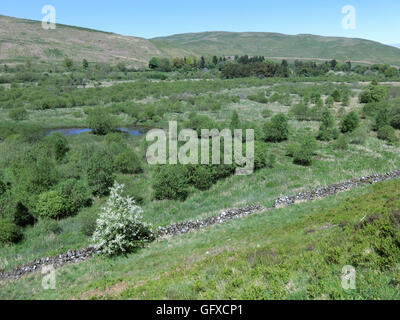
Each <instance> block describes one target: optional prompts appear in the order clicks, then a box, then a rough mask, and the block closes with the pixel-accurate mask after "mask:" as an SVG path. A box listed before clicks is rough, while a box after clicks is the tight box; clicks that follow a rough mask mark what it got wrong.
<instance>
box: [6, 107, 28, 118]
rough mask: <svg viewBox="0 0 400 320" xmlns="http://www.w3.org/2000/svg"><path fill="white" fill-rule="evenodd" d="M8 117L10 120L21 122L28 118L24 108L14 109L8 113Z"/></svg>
mask: <svg viewBox="0 0 400 320" xmlns="http://www.w3.org/2000/svg"><path fill="white" fill-rule="evenodd" d="M8 116H9V117H10V119H11V120H15V121H21V120H26V119H27V118H28V112H26V110H25V109H24V108H16V109H11V110H10V111H8Z"/></svg>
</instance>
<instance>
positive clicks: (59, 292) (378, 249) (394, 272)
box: [0, 181, 400, 299]
mask: <svg viewBox="0 0 400 320" xmlns="http://www.w3.org/2000/svg"><path fill="white" fill-rule="evenodd" d="M399 190H400V188H399V182H398V181H392V182H385V183H380V184H378V185H375V186H372V187H368V188H360V189H358V190H355V191H351V192H349V193H342V194H339V195H337V196H334V197H329V198H326V199H323V200H319V201H315V202H310V203H303V204H299V205H295V206H291V207H287V208H284V209H277V210H274V211H271V212H268V213H260V214H257V215H255V216H251V217H248V218H245V219H241V220H238V221H234V222H229V223H227V224H224V225H219V226H216V227H212V228H209V229H206V230H203V231H201V232H191V233H190V234H187V235H183V236H178V237H175V238H172V239H168V240H160V241H157V242H156V243H153V244H150V245H149V247H147V248H145V249H143V250H140V251H139V252H137V253H135V254H131V255H128V256H124V257H119V258H114V259H111V260H110V259H106V258H102V257H97V258H94V259H92V260H90V261H88V262H85V263H82V264H79V265H73V266H67V267H64V268H62V269H59V270H57V278H56V279H57V288H56V290H42V288H41V285H40V284H41V280H42V277H41V275H33V276H29V277H27V278H24V279H22V280H20V281H18V282H12V283H11V282H10V283H5V284H2V285H1V291H0V297H1V298H2V299H13V298H18V299H21V298H23V299H70V298H74V299H103V298H106V299H118V298H123V299H399V290H398V289H399V285H400V273H399V272H400V269H399V266H398V261H399V260H398V259H399V254H400V252H399V250H398V247H396V243H397V245H398V241H399V229H398V223H399V212H398V208H399V205H400V203H399V196H400V194H399ZM371 217H372V218H371ZM349 264H350V265H353V266H354V267H355V268H356V271H357V274H356V275H357V277H356V289H355V290H348V291H346V290H344V289H343V288H342V286H341V275H342V268H343V267H344V266H345V265H349Z"/></svg>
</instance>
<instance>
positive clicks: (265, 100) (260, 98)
mask: <svg viewBox="0 0 400 320" xmlns="http://www.w3.org/2000/svg"><path fill="white" fill-rule="evenodd" d="M247 99H249V100H251V101H256V102H259V103H268V98H267V97H266V96H265V91H260V92H258V93H257V94H251V95H248V96H247Z"/></svg>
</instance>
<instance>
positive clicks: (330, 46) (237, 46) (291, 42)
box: [151, 32, 400, 65]
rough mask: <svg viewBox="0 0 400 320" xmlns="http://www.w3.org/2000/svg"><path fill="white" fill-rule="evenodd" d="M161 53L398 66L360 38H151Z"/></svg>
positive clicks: (399, 60)
mask: <svg viewBox="0 0 400 320" xmlns="http://www.w3.org/2000/svg"><path fill="white" fill-rule="evenodd" d="M151 42H152V43H153V44H155V45H156V46H157V47H159V48H160V50H162V51H163V52H164V53H169V52H170V51H171V50H174V49H175V48H177V47H178V48H181V49H184V50H187V51H191V52H193V53H196V54H199V55H226V56H233V55H244V54H248V55H264V56H266V57H279V58H283V57H286V58H292V59H293V58H314V59H333V58H335V59H338V60H352V61H360V62H366V63H389V64H395V65H400V50H399V49H396V48H394V47H391V46H387V45H383V44H381V43H378V42H374V41H370V40H362V39H351V38H337V37H322V36H315V35H306V34H301V35H295V36H292V35H284V34H279V33H261V32H244V33H234V32H203V33H186V34H177V35H173V36H169V37H161V38H154V39H151Z"/></svg>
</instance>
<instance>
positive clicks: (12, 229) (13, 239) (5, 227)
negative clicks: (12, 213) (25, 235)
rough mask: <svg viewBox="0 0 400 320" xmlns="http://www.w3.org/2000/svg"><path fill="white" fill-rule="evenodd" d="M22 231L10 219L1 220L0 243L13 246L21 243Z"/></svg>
mask: <svg viewBox="0 0 400 320" xmlns="http://www.w3.org/2000/svg"><path fill="white" fill-rule="evenodd" d="M21 239H22V231H21V228H20V227H18V226H17V225H16V224H15V223H14V222H12V221H11V220H9V219H4V218H0V243H1V244H3V245H4V244H12V243H17V242H19V241H21Z"/></svg>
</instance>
